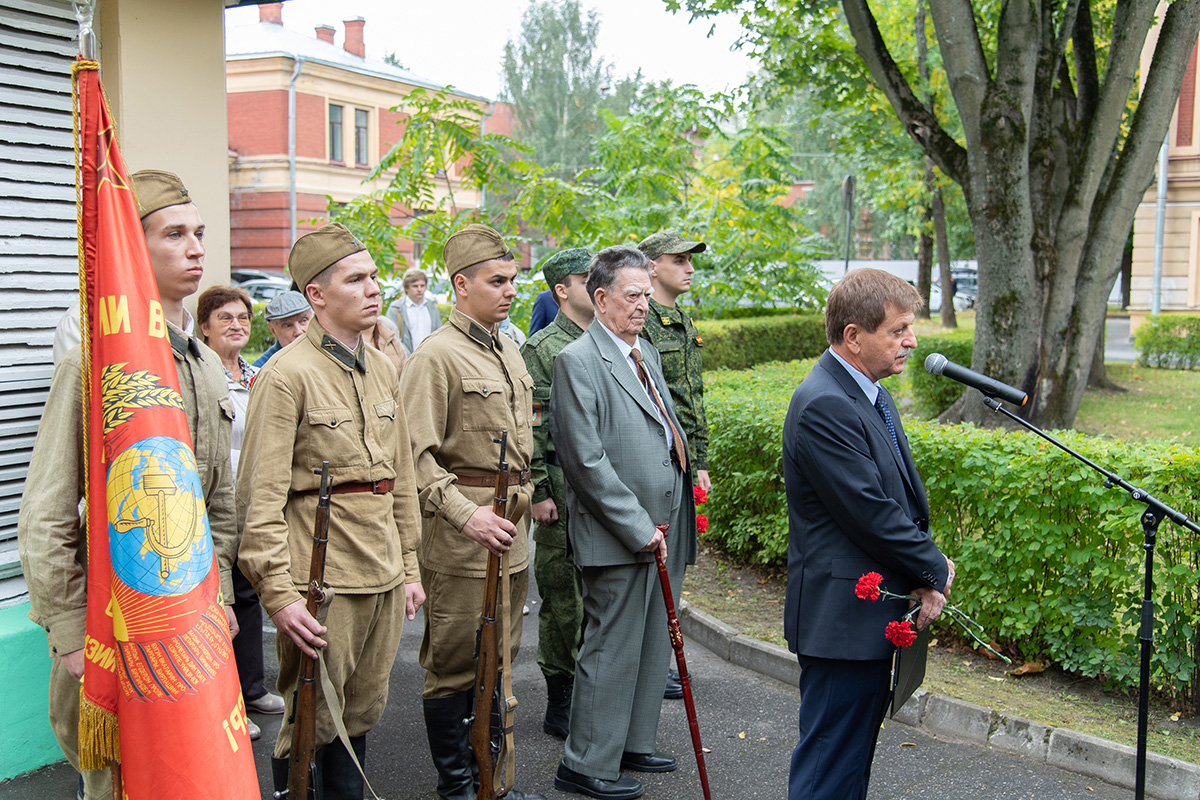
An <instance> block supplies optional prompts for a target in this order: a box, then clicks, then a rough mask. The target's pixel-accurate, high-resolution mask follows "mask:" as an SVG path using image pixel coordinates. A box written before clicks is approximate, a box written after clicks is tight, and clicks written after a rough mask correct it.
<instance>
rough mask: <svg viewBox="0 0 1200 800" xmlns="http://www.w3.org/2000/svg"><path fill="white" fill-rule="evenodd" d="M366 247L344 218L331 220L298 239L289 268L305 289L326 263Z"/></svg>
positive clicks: (301, 287)
mask: <svg viewBox="0 0 1200 800" xmlns="http://www.w3.org/2000/svg"><path fill="white" fill-rule="evenodd" d="M366 249H367V248H366V245H364V244H363V243H362V242H360V241H359V240H358V237H356V236H355V235H354V234H353V233H351V232H350V229H349V228H347V227H346V226H345V225H343V224H342V223H340V222H331V223H329V224H328V225H324V226H322V227H320V228H318V229H317V230H315V231H313V232H312V233H306V234H304V235H303V236H301V237H300V238H299V239H297V240H296V243H295V244H294V245H292V252H291V253H290V254H289V255H288V272H289V273H291V276H292V282H293V283H295V284H296V286H297V287H298V288H299V289H300V291H301V292H303V291H304V287H305V286H308V284H310V283H311V282H312V279H313V278H315V277H317V275H319V274H320V273H321V271H322V270H324V269H325V268H326V267H329V266H332V265H333V264H336V263H337V262H339V261H341V260H342V259H343V258H345V257H346V256H351V255H354V254H355V253H358V252H361V251H363V250H366Z"/></svg>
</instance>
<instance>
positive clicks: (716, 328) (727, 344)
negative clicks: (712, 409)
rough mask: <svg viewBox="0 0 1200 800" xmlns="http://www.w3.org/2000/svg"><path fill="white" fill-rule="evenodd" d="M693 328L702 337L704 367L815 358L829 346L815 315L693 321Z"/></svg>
mask: <svg viewBox="0 0 1200 800" xmlns="http://www.w3.org/2000/svg"><path fill="white" fill-rule="evenodd" d="M696 330H697V331H699V332H700V338H701V339H703V340H704V350H703V358H704V368H705V369H706V370H712V369H719V368H721V367H724V368H726V369H746V368H748V367H752V366H754V365H755V364H765V363H767V362H770V361H792V360H794V359H798V358H815V357H816V356H819V355H820V354H821V353H822V352H824V350H825V348H826V347H828V346H829V345H828V342H827V341H826V339H825V319H824V317H822V316H821V315H819V314H804V315H790V316H774V317H753V318H750V319H728V320H697V321H696Z"/></svg>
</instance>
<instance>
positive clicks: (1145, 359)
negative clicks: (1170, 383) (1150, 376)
mask: <svg viewBox="0 0 1200 800" xmlns="http://www.w3.org/2000/svg"><path fill="white" fill-rule="evenodd" d="M1135 344H1136V346H1137V348H1138V350H1140V351H1141V353H1140V354H1139V355H1138V363H1139V364H1141V365H1142V366H1143V367H1167V368H1170V369H1197V368H1200V316H1196V315H1192V314H1158V315H1156V316H1152V317H1148V318H1147V319H1146V320H1145V321H1144V322H1143V323H1142V325H1141V327H1139V328H1138V332H1137V339H1136V343H1135Z"/></svg>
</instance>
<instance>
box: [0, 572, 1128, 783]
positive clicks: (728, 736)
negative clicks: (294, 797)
mask: <svg viewBox="0 0 1200 800" xmlns="http://www.w3.org/2000/svg"><path fill="white" fill-rule="evenodd" d="M530 598H531V601H533V602H531V603H530V606H531V608H532V609H533V613H532V614H530V616H528V617H526V618H525V636H524V641H523V647H522V651H521V655H520V657H519V658H518V659H517V662H516V665H515V667H514V670H513V677H514V685H515V689H516V693H517V697H518V698H519V700H520V703H521V705H520V707H519V708H518V709H517V722H516V728H517V740H516V741H517V770H518V772H517V785H518V786H519V787H520V788H522V789H524V790H526V791H536V792H541V793H543V794H545V795H546V796H547V797H548V798H551V800H565V799H566V798H576V797H581V795H569V794H564V793H562V792H558V791H556V790H555V789H554V788H553V787H554V781H553V775H554V770H555V768H556V767H557V765H558V761H559V758H561V756H562V743H561V742H560V741H559V740H558V739H554V738H552V737H550V736H547V735H545V734H544V733H542V729H541V717H542V713H543V711H544V709H545V706H544V698H545V684H544V682H543V680H542V677H541V673H540V672H539V671H538V668H537V665H536V663H535V660H534V651H535V649H536V641H537V620H536V613H537V609H538V606H539V605H540V604H539V603H537V602H536V600H537V594H536V590H535V589H533V588H532V587H531V590H530ZM273 637H274V634H273V632H270V631H268V632H267V634H266V637H265V638H266V645H267V649H268V653H269V654H272V657H270V658H269V661H270V662H271V663H270V665H269V668H270V669H273V668H274V667H273V663H274V658H273V653H274V647H273V641H274V639H273ZM420 639H421V618H420V617H419V616H418V618H417V620H416V621H415V622H414V623H410V624H408V625H407V626H406V627H405V632H404V638H403V640H402V641H401V644H400V650H399V655H398V657H397V658H396V665H395V668H394V669H393V671H392V680H391V695H390V699H389V702H388V709H387V712H386V714H385V715H384V718H383V721H382V722H381V724H380V725H379V726H378V727H377V728H376V730H375V731H374V732H373V733H372V734H371V735H370V737H369V739H368V742H369V749H368V757H367V758H368V760H367V774H368V776H369V777H370V779H371V781H372V783H373V784H374V787H375V790H376V791H377V792H378V793H379V795H380V796H381V797H384V798H388V800H400V799H401V798H414V799H416V798H419V799H420V800H434V799H435V798H436V792H435V791H434V787H435V785H436V775H435V773H434V769H433V765H432V764H431V762H430V759H429V750H428V746H427V744H426V739H425V730H424V725H423V722H422V716H421V700H420V693H421V684H422V673H421V669H420V667H419V665H418V664H417V648H418V646H419V644H420ZM687 655H688V665H689V669H690V670H691V671H692V673H693V674H694V676H695V679H694V680H695V683H694V685H695V697H696V704H697V707H698V716H699V721H700V730H701V733H702V735H703V738H704V744H705V746H706V747H709V748H711V749H712V752H711V753H710V754H708V755H707V757H706V761H707V765H708V775H709V782H710V786H711V789H712V796H713V798H714V799H716V798H720V799H721V800H781V798H784V797H785V796H786V791H787V790H786V786H787V771H788V761H789V758H790V755H791V751H792V747H793V746H794V745H795V742H796V709H797V708H798V706H799V702H800V698H799V692H798V691H797V690H796V689H795V688H794V687H793V686H788V685H784V684H782V683H780V682H779V681H776V680H773V679H771V678H768V677H765V676H763V675H761V674H759V673H757V672H753V671H751V670H748V669H744V668H742V667H738V666H736V665H734V664H731V663H729V662H727V661H724V660H723V659H721V658H719V657H717V656H716V655H714V654H713V653H712V652H711V651H709V650H707V649H706V648H704V647H702V646H700V645H699V644H696V643H694V642H692V643H689V644H688V645H687ZM271 677H272V680H273V676H271ZM255 720H256V721H257V722H258V723H259V725H261V726H262V728H263V738H262V739H260V740H259V741H258V742H255V744H254V753H255V760H256V762H257V764H258V773H259V776H260V780H261V782H262V789H263V797H264V798H268V797H270V791H269V790H270V787H269V785H268V783H269V779H270V778H269V776H270V768H269V761H268V759H269V756H270V750H271V745H272V743H273V742H274V739H275V732H276V731H277V730H278V726H279V721H280V718H279V717H268V716H263V715H255ZM659 745H660V747H661V748H662V749H664V750H667V751H669V752H671V753H674V754H675V755H676V756H677V757H678V759H679V763H680V769H679V770H678V771H677V772H675V773H670V774H665V775H644V776H639V778H641V779H642V780H643V783H644V784H645V786H646V794H645V797H647V798H653V799H654V800H699V799H700V798H701V797H702V794H701V791H700V785H699V779H698V774H697V770H696V762H695V758H694V756H693V753H692V747H691V740H690V738H689V734H688V729H687V718H686V715H685V712H684V707H683V703H682V702H678V701H667V702H665V703H664V706H663V715H662V722H661V724H660V726H659ZM214 779H216V780H219V776H214ZM74 791H75V777H74V776H73V775H72V774H71V770H70V769H69V768H68V767H66V766H65V764H59V765H55V766H51V767H47V768H44V769H41V770H38V771H36V772H33V773H31V774H29V775H27V776H24V777H22V778H18V779H15V780H12V781H9V782H7V783H4V784H0V800H48V799H49V798H61V800H68V798H72V797H74ZM1132 797H1133V792H1131V791H1128V790H1125V789H1118V788H1116V787H1113V786H1110V785H1107V784H1104V783H1101V782H1099V781H1097V780H1096V779H1095V778H1087V777H1084V776H1082V775H1079V774H1075V773H1072V772H1067V771H1064V770H1061V769H1057V768H1055V767H1052V766H1049V765H1047V764H1046V763H1045V762H1037V761H1035V760H1033V759H1027V758H1022V757H1020V756H1016V755H1012V754H1008V753H1003V752H1000V751H998V750H995V749H992V748H987V747H981V746H979V745H972V744H964V743H961V742H954V741H949V740H945V739H942V738H939V737H937V736H932V735H929V734H928V733H925V732H923V731H922V730H920V729H917V728H912V727H909V726H907V725H903V724H900V723H898V722H893V721H888V722H886V723H885V724H884V727H883V732H882V734H881V736H880V741H879V750H878V753H877V755H876V758H875V766H874V771H873V777H872V783H871V791H870V794H869V800H910V799H911V800H917V798H939V799H940V800H1017V798H1036V800H1075V798H1090V799H1091V800H1128V799H1129V798H1132Z"/></svg>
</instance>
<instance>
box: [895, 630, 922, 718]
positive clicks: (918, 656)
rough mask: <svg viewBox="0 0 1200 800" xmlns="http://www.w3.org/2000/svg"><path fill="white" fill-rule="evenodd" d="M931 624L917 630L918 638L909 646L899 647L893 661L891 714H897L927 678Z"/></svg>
mask: <svg viewBox="0 0 1200 800" xmlns="http://www.w3.org/2000/svg"><path fill="white" fill-rule="evenodd" d="M930 629H931V626H928V625H927V626H925V630H923V631H918V632H917V640H916V641H915V642H913V643H912V644H911V645H909V646H908V647H897V648H896V657H895V660H893V661H892V710H891V713H890V714H889V716H892V717H894V716H896V712H897V711H899V710H900V709H901V708H902V707H903V706H904V704H905V703H907V702H908V698H910V697H912V696H913V693H914V692H915V691H917V689H919V688H921V682H922V681H924V680H925V659H926V657H927V656H928V655H929V638H930V633H929V631H930Z"/></svg>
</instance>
